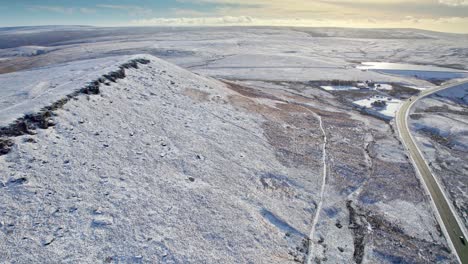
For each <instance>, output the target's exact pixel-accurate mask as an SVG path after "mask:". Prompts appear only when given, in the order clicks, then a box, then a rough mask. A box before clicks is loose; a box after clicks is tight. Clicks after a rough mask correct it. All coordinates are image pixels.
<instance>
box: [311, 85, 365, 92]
mask: <svg viewBox="0 0 468 264" xmlns="http://www.w3.org/2000/svg"><path fill="white" fill-rule="evenodd" d="M320 87H322V88H323V89H324V90H327V91H351V90H359V88H357V87H354V86H347V85H340V86H320Z"/></svg>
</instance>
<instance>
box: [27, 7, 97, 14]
mask: <svg viewBox="0 0 468 264" xmlns="http://www.w3.org/2000/svg"><path fill="white" fill-rule="evenodd" d="M27 9H28V10H31V11H46V12H53V13H59V14H65V15H71V14H74V13H77V12H79V13H82V14H93V13H96V9H92V8H86V7H81V8H75V7H64V6H48V5H32V6H28V8H27Z"/></svg>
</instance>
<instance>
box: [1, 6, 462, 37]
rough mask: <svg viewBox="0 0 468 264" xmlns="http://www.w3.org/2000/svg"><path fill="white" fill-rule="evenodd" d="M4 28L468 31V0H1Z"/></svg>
mask: <svg viewBox="0 0 468 264" xmlns="http://www.w3.org/2000/svg"><path fill="white" fill-rule="evenodd" d="M0 12H1V13H0V14H1V15H0V27H10V26H37V25H94V26H161V25H166V26H222V25H238V26H249V25H251V26H256V25H260V26H309V27H325V26H327V27H364V28H420V29H428V30H435V31H444V32H455V33H468V0H134V1H131V0H112V1H111V0H80V1H77V0H61V1H60V0H15V1H11V0H0Z"/></svg>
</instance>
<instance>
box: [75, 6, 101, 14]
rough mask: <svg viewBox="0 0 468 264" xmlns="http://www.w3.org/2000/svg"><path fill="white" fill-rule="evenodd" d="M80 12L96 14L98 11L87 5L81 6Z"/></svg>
mask: <svg viewBox="0 0 468 264" xmlns="http://www.w3.org/2000/svg"><path fill="white" fill-rule="evenodd" d="M79 10H80V12H81V13H83V14H95V13H96V12H97V10H96V9H93V8H86V7H81V8H80V9H79Z"/></svg>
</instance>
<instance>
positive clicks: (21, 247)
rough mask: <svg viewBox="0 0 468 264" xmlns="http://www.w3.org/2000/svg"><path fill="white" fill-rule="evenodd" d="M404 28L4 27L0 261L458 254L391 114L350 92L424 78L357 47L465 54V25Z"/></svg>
mask: <svg viewBox="0 0 468 264" xmlns="http://www.w3.org/2000/svg"><path fill="white" fill-rule="evenodd" d="M400 31H401V32H400ZM400 31H399V30H393V31H392V30H388V31H387V32H386V33H385V34H382V32H380V31H373V30H362V31H359V30H358V31H356V30H349V31H347V30H345V29H289V28H176V29H170V28H135V29H126V28H114V29H107V28H92V27H83V28H80V27H72V28H60V27H58V28H56V27H54V28H48V27H39V28H19V29H18V30H17V31H15V30H11V29H9V30H0V43H1V45H2V46H0V48H3V49H4V50H0V54H7V55H5V56H6V57H5V60H0V72H2V74H0V201H1V202H0V249H1V252H2V254H0V263H3V262H6V263H9V262H15V263H47V262H51V261H52V262H53V261H56V262H72V263H75V262H77V263H102V262H104V263H353V262H354V263H358V264H360V263H402V262H411V263H454V262H456V257H455V255H454V254H453V252H452V249H451V247H450V245H449V243H448V242H447V240H446V238H445V237H444V235H443V232H442V231H441V227H440V226H439V224H438V222H437V219H436V217H435V214H434V211H433V208H432V207H431V204H430V198H429V197H428V195H427V194H426V192H425V190H424V187H423V186H422V184H421V182H420V181H419V179H418V177H417V176H416V174H415V171H414V169H413V166H412V165H411V163H410V160H409V159H408V156H407V153H406V152H405V149H404V148H403V147H402V145H401V144H400V142H399V139H398V137H397V134H396V133H395V130H394V124H393V121H392V120H391V118H387V117H385V118H382V116H379V113H378V114H376V115H369V112H366V111H363V110H362V109H361V107H360V106H356V105H354V104H353V102H356V101H358V100H365V102H371V105H370V106H369V107H376V109H377V108H378V109H380V110H379V111H381V112H382V113H381V114H385V113H386V112H385V111H387V112H388V111H390V112H393V111H394V110H396V109H397V105H396V104H399V103H400V101H402V100H406V99H407V98H409V97H410V96H412V95H414V94H417V93H418V92H419V90H417V89H414V88H412V87H418V88H421V87H424V88H431V87H435V84H434V83H431V82H428V81H427V80H424V79H418V78H415V77H414V76H396V75H387V74H385V73H382V72H374V71H363V70H361V69H358V68H356V67H357V66H358V65H360V63H361V62H364V61H372V60H375V59H376V58H380V59H382V60H387V61H388V60H394V61H395V62H406V63H424V62H429V61H431V64H434V65H435V64H437V65H446V66H447V67H449V65H450V66H451V67H456V68H459V69H460V68H463V69H466V68H468V65H465V64H464V60H463V56H464V55H463V54H464V53H463V52H464V50H463V41H465V39H466V36H463V35H453V34H441V33H433V32H427V31H417V30H415V31H405V30H400ZM403 31H404V32H403ZM64 32H68V33H69V34H64ZM13 34H20V35H21V36H22V37H21V38H11V36H12V35H13ZM382 36H385V38H383V37H382ZM402 36H404V37H405V38H402ZM8 39H11V41H10V42H8V41H6V40H8ZM47 39H48V40H49V41H46V40H47ZM4 40H5V41H4ZM428 40H431V41H432V44H431V45H427V42H428ZM32 45H34V46H41V47H46V48H47V49H45V50H47V51H48V52H45V53H41V54H35V55H33V56H31V54H27V53H14V54H12V53H11V51H12V50H15V49H16V50H22V49H19V47H22V46H32ZM402 47H404V48H405V49H404V50H402ZM383 50H384V51H383ZM435 50H443V51H444V52H451V53H450V54H452V55H450V56H447V55H446V54H445V53H444V54H442V55H440V56H439V54H440V53H438V52H435ZM410 51H418V55H417V56H413V55H412V53H411V52H410ZM440 52H441V53H442V51H440ZM1 56H3V55H1ZM431 58H432V60H431ZM332 80H339V81H343V82H345V83H346V82H349V83H353V84H354V83H362V82H364V81H366V80H372V81H374V82H376V83H380V84H385V85H384V87H383V88H382V87H381V88H382V89H378V88H376V89H323V88H320V87H321V86H324V87H327V86H330V85H328V84H329V83H332V82H333V81H332ZM353 87H355V86H353ZM390 87H391V88H390ZM424 88H421V89H424ZM369 98H370V99H369ZM372 98H374V99H375V98H380V99H382V100H383V99H385V101H386V104H387V105H385V106H386V107H384V105H379V104H381V102H380V103H377V104H372V102H376V101H378V100H374V99H372ZM388 98H392V100H388ZM382 100H381V101H382ZM454 100H455V99H454ZM457 102H458V101H457ZM458 103H459V102H458ZM366 104H367V103H366ZM389 104H392V106H391V107H389ZM393 104H395V107H394V105H393ZM453 107H455V106H450V107H449V108H448V109H452V108H453ZM457 107H460V106H457ZM444 109H445V108H444ZM457 109H458V108H457ZM452 110H453V109H452ZM458 110H459V109H458ZM458 110H457V111H458ZM451 113H453V111H451ZM457 113H459V111H458V112H457ZM387 114H388V113H387ZM463 135H464V134H463V133H460V135H459V137H457V140H458V141H457V142H465V139H464V138H463ZM461 146H463V144H461ZM451 157H453V156H452V155H451V154H447V157H444V159H445V158H446V159H447V160H449V159H450V158H451ZM465 169H466V168H465ZM462 173H463V175H466V170H465V171H463V172H462ZM457 195H458V196H457V197H459V198H458V199H461V200H462V201H463V200H464V199H465V200H466V192H459V193H458V194H457Z"/></svg>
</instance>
